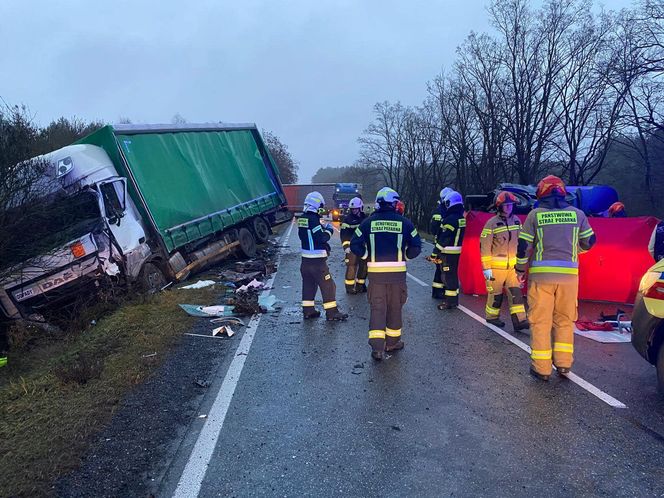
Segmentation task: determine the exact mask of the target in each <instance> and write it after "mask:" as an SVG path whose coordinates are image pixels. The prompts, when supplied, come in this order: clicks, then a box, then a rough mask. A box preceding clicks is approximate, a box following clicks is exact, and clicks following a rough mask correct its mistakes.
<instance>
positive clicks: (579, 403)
mask: <svg viewBox="0 0 664 498" xmlns="http://www.w3.org/2000/svg"><path fill="white" fill-rule="evenodd" d="M429 249H430V246H427V247H425V250H424V251H423V255H422V256H421V257H420V258H418V259H417V260H414V261H412V262H410V263H409V273H410V274H411V275H412V277H411V278H409V282H408V283H409V300H408V303H407V304H406V306H405V308H404V317H405V323H404V337H403V339H404V341H405V343H406V347H405V349H404V350H403V351H400V352H398V353H396V354H394V355H392V356H390V357H388V359H387V360H386V361H383V362H381V363H375V362H373V361H372V360H371V358H370V348H369V346H368V344H367V327H368V318H369V309H368V304H367V301H366V295H357V296H347V295H346V294H345V293H344V291H343V272H344V266H343V262H342V261H343V257H342V251H341V249H340V247H339V242H338V240H336V241H335V243H334V244H333V254H332V256H331V257H330V261H329V265H330V269H331V271H332V274H333V276H334V278H335V280H336V282H337V286H338V292H337V301H338V302H339V304H340V307H341V308H342V310H344V311H348V312H349V313H350V314H351V318H350V319H349V321H348V322H345V323H328V322H325V320H324V319H323V318H321V319H319V320H316V321H303V320H302V319H301V312H300V306H299V303H300V300H301V297H300V277H299V264H300V257H299V253H298V240H297V235H296V231H292V233H291V234H290V237H289V238H288V239H287V240H285V242H284V248H283V249H282V256H281V262H280V266H279V271H278V272H277V274H276V277H275V280H274V283H273V289H274V290H273V291H272V292H273V293H274V294H275V295H276V296H277V297H278V298H279V299H281V300H283V301H285V302H284V303H283V306H284V308H283V310H282V311H281V313H279V314H273V315H263V316H262V317H261V319H260V321H256V320H254V322H253V323H252V324H251V325H250V327H249V328H248V330H247V331H246V332H245V336H244V337H243V338H242V342H241V343H240V345H239V347H238V351H237V352H236V353H235V354H234V355H233V357H232V358H229V359H228V361H226V362H225V364H224V365H223V366H222V368H220V370H219V375H218V378H217V379H216V380H215V382H214V385H213V388H212V389H211V390H210V392H209V393H208V394H207V395H206V398H205V400H204V401H203V404H202V405H201V407H200V410H201V413H205V414H208V417H207V418H206V419H200V420H197V421H196V423H193V424H192V425H191V427H190V430H189V432H188V434H187V435H186V437H185V439H184V441H183V442H182V444H181V446H180V451H179V452H178V455H177V457H176V458H175V460H174V461H173V463H172V464H171V467H170V469H169V471H168V473H167V476H166V478H165V480H164V481H163V483H162V486H161V489H160V492H159V495H160V496H171V495H176V496H195V495H196V494H197V493H198V494H199V496H204V497H208V496H210V497H211V496H338V495H344V496H451V495H455V496H477V495H481V496H534V495H542V494H547V495H552V496H572V495H574V496H579V495H584V496H587V495H600V496H601V495H610V496H662V495H663V494H664V437H663V436H662V435H664V417H663V415H664V401H663V400H662V398H661V397H659V396H658V395H657V394H656V391H655V375H654V369H653V368H652V367H651V366H650V365H648V364H647V363H645V361H643V360H642V359H641V358H640V357H639V356H638V355H637V354H636V352H634V351H633V349H632V347H631V345H630V344H617V345H602V344H598V343H595V342H593V341H589V340H586V339H583V338H578V337H577V338H576V351H577V352H576V358H577V359H576V363H575V365H574V370H573V371H574V372H575V373H576V374H578V375H579V376H580V377H582V378H583V379H585V380H586V381H587V382H589V383H590V384H592V386H594V388H596V389H598V390H599V391H601V392H602V393H605V394H606V395H607V396H610V397H612V398H615V399H616V400H618V401H619V402H622V403H624V404H625V405H626V406H627V407H626V408H614V407H612V406H610V405H609V404H608V403H607V402H606V401H605V400H602V399H600V397H598V396H596V395H594V394H592V393H591V392H589V391H588V389H587V388H583V387H581V386H580V385H578V384H577V383H574V382H572V381H571V380H569V379H566V378H561V377H557V376H554V377H552V380H551V381H550V382H549V383H542V382H540V381H538V380H536V379H534V378H532V377H531V376H530V375H528V367H529V358H528V355H527V353H526V352H524V351H522V350H521V349H519V348H518V347H517V346H515V345H514V344H512V343H511V342H509V341H508V340H506V339H505V338H503V337H501V336H500V335H498V334H497V333H496V332H495V331H493V330H491V329H490V328H488V327H486V326H485V325H483V324H482V323H480V322H478V321H476V320H475V319H473V318H472V317H471V316H469V314H467V313H464V312H463V311H461V310H456V311H452V312H441V311H438V310H437V309H436V307H435V302H434V301H432V299H431V294H430V292H431V291H430V287H429V286H428V283H429V282H430V278H431V274H432V271H433V270H432V267H431V265H430V264H429V263H427V262H426V261H424V258H423V256H424V255H425V254H426V251H427V250H429ZM413 277H414V278H413ZM418 279H419V280H420V281H423V282H424V285H421V284H420V283H418V282H417V280H418ZM462 304H464V306H465V307H466V308H468V309H469V310H475V311H476V312H478V313H480V314H481V309H482V308H483V305H484V302H483V300H482V299H480V298H472V297H469V298H468V297H464V298H462ZM593 309H594V308H593ZM612 309H613V307H611V306H608V307H607V308H606V310H607V311H612ZM515 337H516V338H517V339H518V340H520V341H524V342H525V343H528V337H527V335H524V334H515Z"/></svg>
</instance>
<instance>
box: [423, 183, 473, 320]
mask: <svg viewBox="0 0 664 498" xmlns="http://www.w3.org/2000/svg"><path fill="white" fill-rule="evenodd" d="M445 209H446V214H445V217H444V218H443V221H442V222H441V224H440V229H439V230H438V235H437V236H436V246H435V247H434V250H433V252H432V253H431V257H430V258H431V259H432V260H441V261H442V263H441V266H442V270H443V281H444V283H445V299H444V301H443V302H442V304H439V305H438V309H439V310H450V309H455V308H456V307H457V306H458V305H459V259H460V258H461V245H462V244H463V235H464V233H465V231H466V218H464V216H463V197H461V194H460V193H458V192H452V193H451V194H448V195H447V196H446V197H445Z"/></svg>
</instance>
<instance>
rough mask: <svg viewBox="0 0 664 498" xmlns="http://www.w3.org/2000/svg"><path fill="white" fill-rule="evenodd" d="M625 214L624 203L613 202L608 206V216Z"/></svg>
mask: <svg viewBox="0 0 664 498" xmlns="http://www.w3.org/2000/svg"><path fill="white" fill-rule="evenodd" d="M624 214H625V205H624V204H623V203H622V202H614V203H613V204H611V207H610V208H609V217H610V218H613V217H614V216H620V215H624Z"/></svg>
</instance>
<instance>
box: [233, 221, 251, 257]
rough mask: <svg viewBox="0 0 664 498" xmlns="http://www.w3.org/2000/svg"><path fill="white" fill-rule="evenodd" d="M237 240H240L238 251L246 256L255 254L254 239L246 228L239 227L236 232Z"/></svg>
mask: <svg viewBox="0 0 664 498" xmlns="http://www.w3.org/2000/svg"><path fill="white" fill-rule="evenodd" d="M237 240H238V242H240V251H241V252H242V254H244V255H245V256H246V257H248V258H253V257H254V256H256V239H254V235H253V234H252V233H251V232H250V231H249V229H247V228H244V227H243V228H240V230H239V231H238V234H237Z"/></svg>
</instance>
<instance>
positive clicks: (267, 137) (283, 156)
mask: <svg viewBox="0 0 664 498" xmlns="http://www.w3.org/2000/svg"><path fill="white" fill-rule="evenodd" d="M262 135H263V140H264V141H265V145H266V146H267V148H268V149H269V151H270V155H271V156H272V159H274V161H275V162H276V163H277V168H278V169H279V176H280V177H281V181H282V182H283V183H296V182H297V171H298V169H299V165H298V163H297V161H296V160H295V159H293V156H292V155H291V153H290V151H289V150H288V146H287V145H286V144H284V143H283V142H282V141H281V140H280V139H279V137H277V136H276V135H275V134H274V133H272V132H271V131H266V130H263V131H262Z"/></svg>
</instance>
